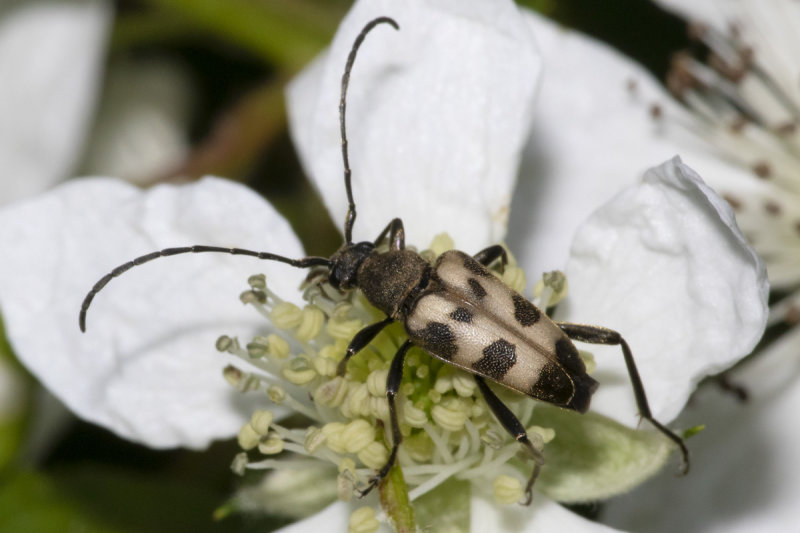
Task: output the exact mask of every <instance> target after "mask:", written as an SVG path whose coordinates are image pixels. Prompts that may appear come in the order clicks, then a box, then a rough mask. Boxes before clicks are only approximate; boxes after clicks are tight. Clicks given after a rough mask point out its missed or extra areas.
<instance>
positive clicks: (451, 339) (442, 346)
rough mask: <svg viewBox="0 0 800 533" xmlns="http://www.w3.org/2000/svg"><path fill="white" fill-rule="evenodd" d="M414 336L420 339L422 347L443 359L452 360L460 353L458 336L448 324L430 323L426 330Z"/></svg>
mask: <svg viewBox="0 0 800 533" xmlns="http://www.w3.org/2000/svg"><path fill="white" fill-rule="evenodd" d="M414 334H415V336H416V337H418V340H419V344H420V346H422V347H423V348H424V349H425V350H427V351H429V352H430V353H432V354H433V355H436V356H439V357H441V358H442V359H447V360H450V359H452V358H453V356H454V355H455V354H456V352H457V351H458V345H456V335H455V333H453V330H452V329H450V326H448V325H447V324H442V323H441V322H428V324H427V325H426V326H425V329H423V330H420V331H417V332H415V333H414ZM415 340H416V339H415Z"/></svg>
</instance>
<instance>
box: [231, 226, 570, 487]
mask: <svg viewBox="0 0 800 533" xmlns="http://www.w3.org/2000/svg"><path fill="white" fill-rule="evenodd" d="M452 247H453V244H452V240H451V239H450V238H449V237H448V236H446V235H442V236H439V237H437V238H436V239H435V240H434V243H433V244H432V246H431V249H430V250H426V251H424V252H422V253H421V255H422V256H423V257H425V258H426V259H428V260H430V261H431V262H433V261H434V260H435V258H436V257H437V256H438V255H439V254H440V253H442V252H444V251H446V250H448V249H451V248H452ZM496 275H497V276H498V277H500V278H501V279H502V280H503V281H504V282H505V283H506V284H508V285H509V286H510V287H512V288H513V289H514V290H516V291H518V292H521V291H523V290H524V288H525V283H526V282H525V274H524V272H523V271H522V270H521V269H520V268H519V267H517V266H516V265H515V263H514V261H513V259H512V260H511V264H509V265H507V266H506V267H505V269H504V271H503V273H502V274H501V273H499V272H496ZM313 278H314V276H310V277H309V279H313ZM249 284H250V290H248V291H246V292H245V293H243V294H242V295H241V300H242V301H243V302H245V303H246V304H248V305H250V306H251V307H252V308H253V309H254V310H256V311H257V312H258V313H260V314H261V315H263V316H264V317H265V318H268V319H269V321H270V322H271V323H272V324H273V325H274V326H275V327H276V328H278V329H279V330H281V331H282V333H281V334H277V333H272V334H268V335H265V336H257V337H255V338H254V339H252V340H251V341H250V342H248V343H247V344H246V345H245V346H242V345H241V343H240V342H239V341H238V339H235V338H231V337H227V336H223V337H220V339H219V340H218V341H217V348H218V349H219V350H220V351H224V352H228V353H230V354H233V355H236V356H238V357H240V358H242V359H244V360H245V361H247V362H248V363H249V364H250V365H252V366H254V367H255V368H256V369H257V370H256V371H253V372H244V371H242V370H240V369H238V368H236V367H233V366H229V367H228V368H226V370H225V377H226V379H227V380H228V381H229V382H230V383H231V384H232V385H233V386H235V387H236V388H237V390H239V391H242V392H248V391H255V390H263V391H266V393H267V395H268V397H269V399H270V400H271V401H272V402H273V403H274V404H276V405H278V406H283V407H287V408H289V409H290V410H291V411H295V412H296V413H299V414H301V415H303V417H304V420H305V421H306V422H307V425H305V426H304V425H303V424H302V423H298V419H297V417H293V418H292V419H291V424H289V423H287V424H283V423H277V422H276V421H275V419H274V417H273V414H272V412H271V411H266V410H264V411H257V412H256V413H254V414H253V416H252V418H251V420H250V421H249V422H248V423H247V424H245V425H244V426H243V427H242V429H241V431H240V433H239V444H240V446H241V447H242V448H243V450H245V451H244V452H242V453H240V454H239V455H238V456H237V457H236V459H235V460H234V464H233V468H234V470H235V471H237V472H239V473H243V472H244V471H245V469H270V470H281V469H286V468H295V467H296V466H297V465H298V462H300V463H308V462H309V461H320V462H322V463H328V464H329V465H330V466H332V467H335V469H336V471H338V480H337V485H338V490H337V492H338V496H339V498H340V499H343V500H348V499H350V498H351V497H352V495H353V492H354V489H355V488H356V487H363V486H364V485H365V484H366V483H367V481H368V480H369V479H370V477H371V476H372V475H374V473H375V470H377V469H380V468H381V467H382V466H383V465H384V464H385V463H386V462H387V460H388V458H389V448H390V446H391V434H390V425H389V424H390V418H389V405H388V401H387V399H386V379H387V375H388V372H389V367H390V363H391V361H392V358H393V356H394V355H395V353H396V352H397V350H398V348H399V347H400V345H401V344H402V343H403V342H404V341H405V340H406V339H407V336H406V334H405V331H404V329H403V327H402V325H401V324H399V323H395V324H392V325H391V326H389V327H387V328H385V329H384V330H383V331H382V332H381V333H380V334H379V335H378V336H377V337H376V338H375V339H374V340H373V341H372V342H371V343H370V345H369V346H367V347H366V348H365V349H364V350H362V351H361V352H360V353H358V354H356V355H355V356H354V357H353V358H352V359H351V360H350V361H349V363H348V366H347V373H346V375H345V376H344V377H341V376H337V375H336V369H337V364H338V363H339V361H340V360H341V359H342V358H343V357H344V354H345V350H346V349H347V346H348V344H349V343H350V341H351V340H352V339H353V336H354V335H355V334H356V333H357V332H358V331H359V330H360V329H362V328H363V327H364V326H366V325H368V324H372V323H374V322H378V321H380V320H382V319H383V318H384V317H383V316H382V313H381V312H380V311H378V310H376V309H374V308H373V307H372V306H370V305H369V304H368V303H367V301H366V300H365V298H364V297H363V295H362V294H361V292H360V291H352V292H349V293H345V294H342V293H339V292H338V291H336V290H334V289H332V288H331V287H330V286H329V285H328V284H327V283H325V282H322V283H320V282H313V281H311V282H308V283H307V284H306V285H307V286H306V287H305V289H304V292H303V299H304V300H305V301H306V304H305V305H304V306H303V307H302V308H301V307H298V306H296V305H294V304H292V303H290V302H287V301H285V300H283V299H282V298H280V297H279V296H278V295H277V294H276V293H274V292H273V291H272V290H270V289H269V288H268V286H267V283H266V279H265V277H264V276H263V275H259V276H253V277H251V278H250V279H249ZM535 292H536V293H537V295H538V296H537V298H536V299H535V300H534V303H535V304H537V305H539V306H540V307H542V308H547V307H550V306H552V305H555V304H556V303H557V302H558V301H560V300H561V298H563V296H564V295H565V293H566V281H565V278H564V276H563V274H561V273H550V274H547V275H545V277H544V279H543V280H542V281H540V282H539V284H538V285H537V287H536V288H535ZM499 389H500V388H498V391H497V393H498V394H499V395H500V396H502V398H503V400H504V402H505V403H507V404H508V405H509V407H510V408H511V409H512V410H513V411H514V412H515V414H516V415H517V417H518V418H519V419H520V420H521V421H522V422H523V424H525V425H526V427H528V434H529V437H530V439H531V441H532V442H533V443H534V446H535V447H537V448H538V449H539V451H541V450H542V448H543V447H544V445H545V443H547V442H549V441H550V440H552V439H553V437H554V436H555V433H554V431H553V430H552V429H547V428H542V427H537V426H531V425H530V420H531V416H532V413H533V410H534V405H535V402H533V401H531V400H530V399H529V398H527V397H525V396H522V395H520V394H515V393H511V392H508V393H506V392H505V391H503V390H499ZM396 404H397V408H398V418H399V422H400V430H401V432H402V435H403V441H402V444H401V446H400V449H399V451H398V457H397V460H398V464H399V465H400V466H401V468H402V471H403V475H404V477H405V480H406V483H407V485H408V486H409V487H410V491H409V498H410V500H411V501H413V500H415V499H417V498H419V497H420V496H422V495H423V494H425V493H427V492H428V491H430V490H433V489H434V488H436V487H437V486H439V485H440V484H442V483H443V482H445V481H447V480H448V479H450V478H456V479H460V480H470V481H479V482H481V483H480V485H479V486H485V487H493V492H494V496H495V499H496V500H497V501H499V502H501V503H514V502H517V501H519V500H520V499H522V498H523V497H524V494H523V492H524V488H523V487H524V483H525V480H526V478H527V471H528V470H529V469H530V465H529V464H527V461H525V460H517V459H516V455H517V453H518V452H519V451H520V449H521V448H520V446H519V443H517V442H516V441H515V440H514V439H512V438H511V437H510V436H509V435H508V434H507V432H506V431H505V430H504V429H503V428H502V427H501V426H500V425H499V424H498V423H497V421H496V420H495V419H494V417H493V416H492V415H491V413H490V411H489V409H488V407H487V405H486V403H485V402H484V400H483V398H482V396H481V395H480V392H479V391H478V390H477V387H476V383H475V380H474V379H473V376H472V375H471V374H469V373H467V372H464V371H462V370H460V369H458V368H456V367H454V366H452V365H449V364H446V363H444V362H442V361H440V360H438V359H436V358H434V357H431V356H430V355H428V354H427V353H425V352H424V351H422V350H421V349H419V348H412V349H411V350H410V351H409V352H408V354H407V356H406V361H405V367H404V370H403V381H402V384H401V387H400V390H399V393H398V395H397V399H396ZM256 451H257V452H258V456H257V457H254V456H255V452H256ZM283 452H292V454H293V455H292V456H291V457H290V456H288V455H286V454H283ZM278 454H282V455H281V456H280V458H276V456H277V455H278Z"/></svg>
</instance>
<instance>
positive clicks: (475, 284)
mask: <svg viewBox="0 0 800 533" xmlns="http://www.w3.org/2000/svg"><path fill="white" fill-rule="evenodd" d="M467 284H468V285H469V288H470V290H471V291H472V294H473V296H475V298H477V299H478V300H483V298H484V297H485V296H486V289H484V288H483V285H481V282H480V281H478V280H477V279H475V278H469V279H468V280H467Z"/></svg>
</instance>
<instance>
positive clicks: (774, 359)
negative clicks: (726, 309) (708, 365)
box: [604, 331, 800, 533]
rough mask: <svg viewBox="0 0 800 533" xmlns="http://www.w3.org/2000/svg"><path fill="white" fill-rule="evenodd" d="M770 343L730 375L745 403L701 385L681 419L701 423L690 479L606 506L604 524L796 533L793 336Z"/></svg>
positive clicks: (799, 496)
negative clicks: (741, 389) (741, 388)
mask: <svg viewBox="0 0 800 533" xmlns="http://www.w3.org/2000/svg"><path fill="white" fill-rule="evenodd" d="M776 342H777V343H779V344H778V345H776V346H771V347H770V348H769V349H768V350H766V351H765V352H764V353H762V354H760V355H758V356H756V358H755V359H754V360H752V361H749V362H748V363H746V364H745V365H744V366H743V367H742V368H741V369H739V370H738V371H736V372H734V373H733V374H732V375H731V376H730V379H731V380H732V382H733V383H736V384H739V385H742V386H744V387H745V389H746V390H747V391H748V393H750V397H749V400H748V401H747V402H746V403H744V404H742V403H739V402H737V401H736V400H735V398H734V397H733V396H732V395H731V394H729V393H725V392H722V391H720V390H719V389H717V388H713V387H707V388H705V389H704V390H703V391H702V392H701V393H700V394H698V395H697V397H696V399H693V401H692V404H691V406H690V407H689V408H688V409H687V410H686V411H685V412H684V414H683V415H681V419H680V420H681V422H682V423H685V424H686V425H693V424H699V423H703V424H706V429H705V430H704V431H702V432H701V433H700V434H699V435H697V436H696V437H694V438H692V440H691V441H690V447H691V449H692V454H693V464H692V472H691V473H690V474H689V476H687V478H686V479H685V480H676V479H675V477H674V476H672V475H664V476H660V477H658V478H656V479H654V480H653V481H652V482H650V483H647V484H645V485H644V486H642V487H639V488H638V489H637V490H636V492H635V493H633V494H631V495H630V496H629V497H623V498H620V499H618V500H615V501H612V502H610V503H609V504H608V506H607V509H606V510H607V512H606V513H604V515H605V516H604V521H606V522H609V523H613V524H616V525H617V526H618V527H626V528H630V529H631V530H634V531H648V532H654V533H655V532H672V531H701V532H703V533H748V532H751V531H796V530H797V502H798V501H800V479H798V476H797V465H798V464H800V452H798V447H797V443H798V442H799V441H800V426H799V425H798V424H796V423H795V421H796V420H797V406H798V405H800V360H798V357H797V346H798V345H799V344H800V331H794V332H793V333H790V334H787V335H784V336H783V337H781V338H780V340H779V341H776ZM665 502H669V504H668V505H665ZM676 509H680V512H675V510H676Z"/></svg>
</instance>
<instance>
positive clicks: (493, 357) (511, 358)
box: [472, 339, 517, 380]
mask: <svg viewBox="0 0 800 533" xmlns="http://www.w3.org/2000/svg"><path fill="white" fill-rule="evenodd" d="M516 362H517V354H516V347H515V346H514V345H513V344H511V343H510V342H508V341H507V340H505V339H500V340H497V341H494V342H493V343H492V344H490V345H489V346H487V347H486V348H484V349H483V357H481V358H480V359H479V360H478V361H475V363H473V365H472V368H474V369H475V370H476V371H477V372H479V373H481V374H484V375H486V376H488V377H490V378H492V379H496V380H500V379H502V378H503V376H505V375H506V372H508V371H509V370H510V369H511V367H512V366H514V364H515V363H516Z"/></svg>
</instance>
